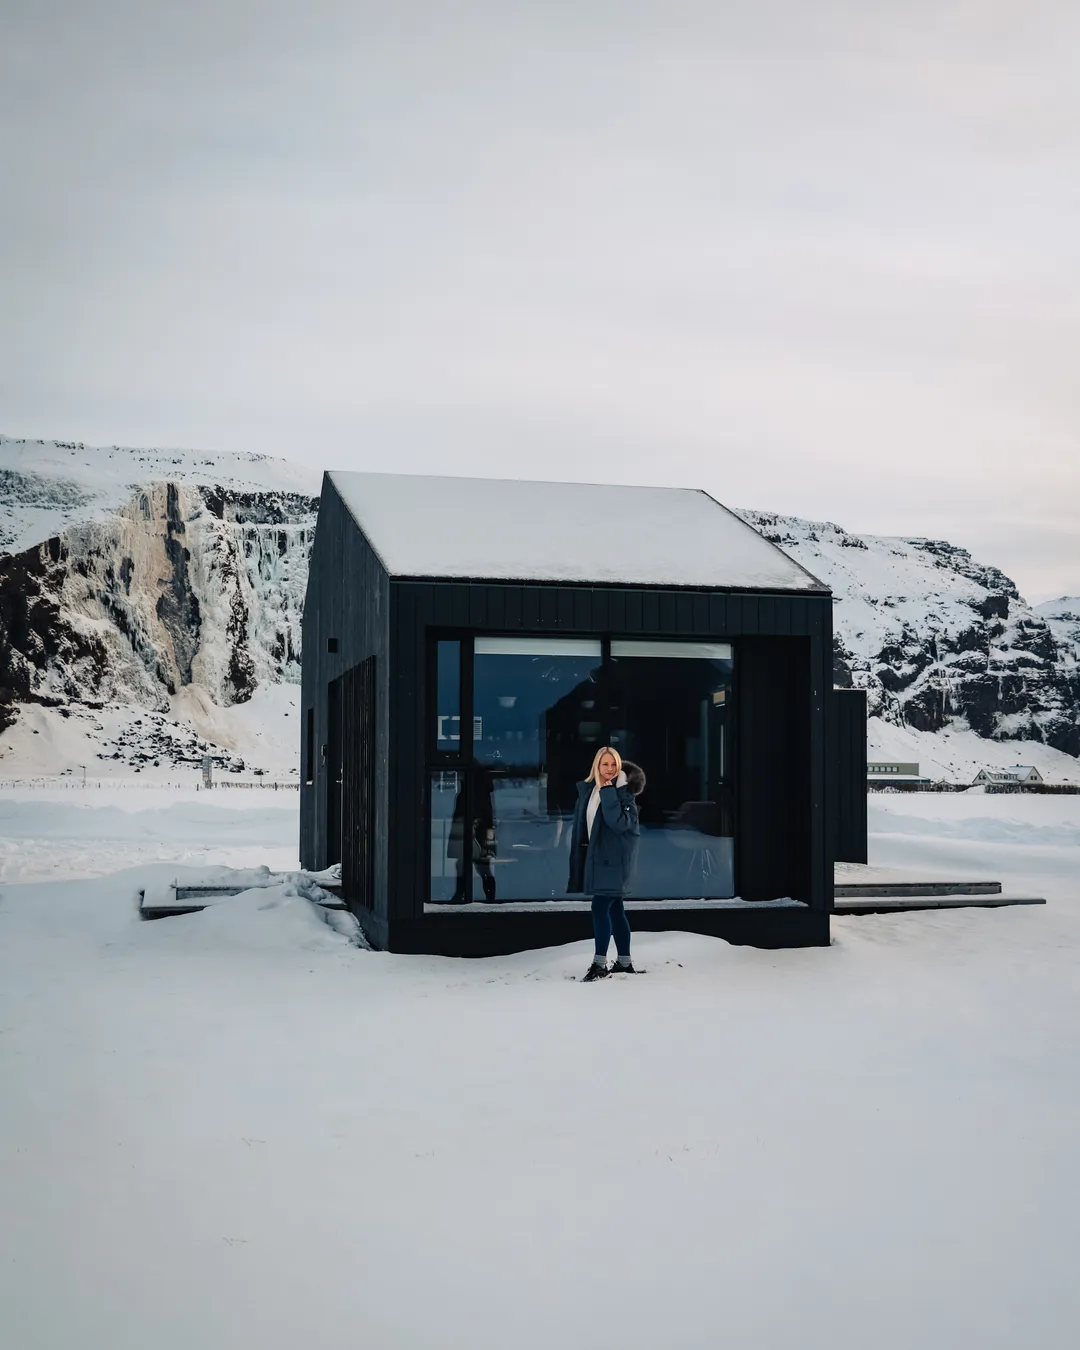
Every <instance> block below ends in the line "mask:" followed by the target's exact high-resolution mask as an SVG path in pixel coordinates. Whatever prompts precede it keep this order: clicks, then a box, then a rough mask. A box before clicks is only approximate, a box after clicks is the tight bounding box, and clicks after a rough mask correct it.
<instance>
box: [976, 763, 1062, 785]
mask: <svg viewBox="0 0 1080 1350" xmlns="http://www.w3.org/2000/svg"><path fill="white" fill-rule="evenodd" d="M975 782H976V783H991V784H996V785H998V786H1004V785H1008V784H1010V783H1042V782H1045V779H1044V778H1043V776H1042V774H1041V773H1040V772H1039V771H1038V769H1036V768H1035V767H1034V765H1032V764H1017V765H1014V766H1013V767H1012V768H1011V769H980V770H979V772H978V773H977V774H976V775H975Z"/></svg>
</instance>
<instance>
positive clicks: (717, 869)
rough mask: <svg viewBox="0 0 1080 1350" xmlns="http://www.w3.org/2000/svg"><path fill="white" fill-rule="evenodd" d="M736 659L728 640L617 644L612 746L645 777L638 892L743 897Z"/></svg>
mask: <svg viewBox="0 0 1080 1350" xmlns="http://www.w3.org/2000/svg"><path fill="white" fill-rule="evenodd" d="M733 668H734V662H733V654H732V649H731V645H730V643H726V642H715V643H707V642H646V641H639V640H632V641H613V642H612V644H611V680H610V689H611V705H610V713H611V719H612V720H611V728H612V730H611V743H612V745H614V746H615V747H616V749H617V750H618V751H619V753H620V754H621V755H622V756H623V757H624V758H625V759H631V760H633V761H634V762H635V763H637V764H640V765H641V767H642V768H643V769H644V770H645V774H646V777H647V780H648V781H647V785H646V788H645V791H644V793H642V795H641V797H640V799H639V801H638V812H639V814H640V817H641V841H640V844H639V847H638V862H637V871H636V875H635V877H634V882H633V893H634V895H636V896H639V897H641V898H643V899H645V898H648V899H720V898H726V897H729V896H732V895H734V893H735V869H734V834H735V829H734V811H733V802H732V776H731V740H732V737H731V724H730V715H731V690H732V675H733Z"/></svg>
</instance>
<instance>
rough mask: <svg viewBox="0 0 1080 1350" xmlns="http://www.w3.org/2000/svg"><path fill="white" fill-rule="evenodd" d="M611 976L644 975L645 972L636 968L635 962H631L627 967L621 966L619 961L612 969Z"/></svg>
mask: <svg viewBox="0 0 1080 1350" xmlns="http://www.w3.org/2000/svg"><path fill="white" fill-rule="evenodd" d="M611 974H612V975H644V974H645V972H644V971H643V970H638V969H637V968H636V967H635V965H634V963H633V961H631V962H630V964H629V965H626V966H624V965H621V964H620V963H619V962H618V961H616V962H615V964H614V965H613V966H612V967H611Z"/></svg>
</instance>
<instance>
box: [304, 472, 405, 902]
mask: <svg viewBox="0 0 1080 1350" xmlns="http://www.w3.org/2000/svg"><path fill="white" fill-rule="evenodd" d="M389 616H390V583H389V579H388V578H387V575H386V572H385V570H384V569H383V566H382V564H381V562H380V561H379V558H378V556H377V555H376V553H375V551H374V550H373V549H372V548H371V546H370V545H369V544H368V542H367V540H366V539H365V538H364V536H363V534H362V533H361V532H360V530H359V529H358V528H357V525H356V522H355V521H354V520H353V518H352V516H351V515H350V514H349V512H348V511H347V509H346V508H345V506H344V504H343V503H342V501H341V499H340V498H339V497H338V495H337V493H336V492H335V491H334V488H333V485H332V484H331V483H330V482H329V480H328V479H324V480H323V492H322V500H321V502H320V505H319V520H318V527H317V529H316V532H315V544H314V548H313V549H312V555H311V568H310V572H309V575H308V587H307V599H306V601H305V605H304V620H303V677H302V695H303V708H304V716H303V717H302V718H301V726H302V728H303V736H304V740H305V744H304V745H303V746H302V747H301V762H302V763H306V760H307V745H306V739H307V721H308V719H307V715H306V713H307V709H309V708H310V709H312V710H313V711H314V718H313V721H314V733H315V753H314V755H313V757H312V758H313V761H314V766H315V779H314V782H313V783H312V784H311V785H310V786H308V785H307V784H304V785H302V786H301V789H300V861H301V863H302V865H303V866H304V867H310V868H321V867H325V866H326V864H327V856H328V826H329V822H328V819H327V792H326V782H325V779H326V771H327V765H326V764H325V763H323V760H322V754H321V747H322V746H323V745H324V744H328V737H329V730H330V729H329V725H328V723H329V708H328V687H329V684H330V682H331V681H332V680H335V679H337V678H339V677H340V676H342V675H344V674H345V673H346V672H347V671H351V670H353V669H354V668H355V667H357V666H359V665H360V663H361V662H363V661H366V660H368V659H369V658H374V662H373V666H372V668H371V681H372V685H371V687H372V693H373V702H374V710H375V716H374V756H373V761H372V766H371V776H372V784H373V793H372V796H373V802H372V816H373V819H374V827H373V831H372V839H371V886H370V893H371V896H372V898H373V901H374V912H375V913H376V914H377V915H381V916H383V917H385V915H386V911H387V897H388V894H389V888H388V873H387V838H388V836H389V832H390V831H389V815H388V789H387V770H388V765H389V758H390V716H389V709H390V698H389V673H390V662H389V652H390V622H389ZM329 639H335V640H336V643H337V650H336V651H334V652H331V651H328V649H327V643H328V640H329ZM344 683H345V682H343V684H344ZM343 723H344V725H345V726H346V727H347V726H349V725H350V719H349V718H348V716H346V717H345V718H343ZM351 725H353V726H354V727H355V718H354V719H352V721H351ZM343 734H346V733H345V732H344V731H343ZM343 755H344V765H345V773H346V775H348V773H349V762H350V760H354V759H355V754H354V749H353V747H352V746H350V744H349V743H348V742H346V744H345V745H344V746H343ZM346 809H348V808H346ZM354 809H355V808H354Z"/></svg>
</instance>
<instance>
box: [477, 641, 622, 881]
mask: <svg viewBox="0 0 1080 1350" xmlns="http://www.w3.org/2000/svg"><path fill="white" fill-rule="evenodd" d="M601 659H602V649H601V644H600V642H599V640H590V639H575V638H477V639H476V640H475V645H474V654H473V701H472V711H473V761H474V763H475V765H476V767H475V770H474V774H473V782H474V794H475V805H474V815H475V817H476V818H477V819H478V820H490V821H491V823H492V830H493V833H494V839H493V849H494V853H493V857H492V859H491V872H492V876H491V879H490V880H488V879H487V878H485V877H484V876H483V875H482V874H480V877H479V880H480V885H481V888H482V891H483V895H484V897H485V898H486V899H488V900H489V901H491V900H494V901H500V900H541V899H555V898H565V896H566V878H567V870H568V862H567V860H568V857H569V827H570V822H571V818H572V814H573V809H574V803H575V801H576V798H577V790H576V787H575V784H576V783H577V781H578V779H580V778H583V777H584V776H585V774H586V773H588V765H589V763H591V761H592V756H593V754H594V753H595V749H596V747H597V746H598V745H599V744H600V735H601V731H602V725H601V717H600V684H599V672H600V664H601ZM583 762H584V763H585V765H586V768H585V769H584V770H583V769H582V767H581V765H582V763H583Z"/></svg>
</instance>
